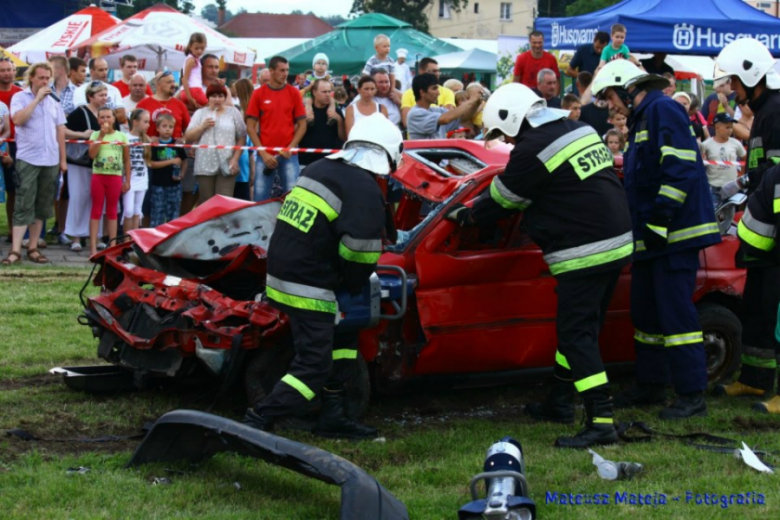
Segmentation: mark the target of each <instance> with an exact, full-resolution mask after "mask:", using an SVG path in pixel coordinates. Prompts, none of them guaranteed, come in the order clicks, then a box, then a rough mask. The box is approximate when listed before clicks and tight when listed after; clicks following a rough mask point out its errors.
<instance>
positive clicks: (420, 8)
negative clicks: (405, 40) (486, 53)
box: [350, 0, 469, 33]
mask: <svg viewBox="0 0 780 520" xmlns="http://www.w3.org/2000/svg"><path fill="white" fill-rule="evenodd" d="M468 3H469V1H468V0H450V10H451V11H455V12H456V13H459V12H460V11H461V10H462V9H463V8H464V7H466V6H467V5H468ZM431 4H435V5H438V3H435V2H434V0H394V1H392V2H388V1H387V0H353V2H352V10H351V11H350V14H354V15H361V14H365V13H382V14H386V15H388V16H392V17H393V18H398V19H399V20H402V21H404V22H406V23H409V24H411V25H412V26H413V27H414V28H415V29H417V30H418V31H422V32H425V33H427V32H428V29H429V26H428V15H427V13H426V11H427V10H428V8H429V6H430V5H431Z"/></svg>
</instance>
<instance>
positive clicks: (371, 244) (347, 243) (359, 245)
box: [339, 235, 382, 264]
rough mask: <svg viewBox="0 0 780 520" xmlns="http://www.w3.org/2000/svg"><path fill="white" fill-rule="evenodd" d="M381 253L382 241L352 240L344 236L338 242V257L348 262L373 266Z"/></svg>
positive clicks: (348, 236)
mask: <svg viewBox="0 0 780 520" xmlns="http://www.w3.org/2000/svg"><path fill="white" fill-rule="evenodd" d="M381 253H382V241H381V240H379V239H361V238H352V237H351V236H350V235H344V236H343V237H341V242H339V255H341V257H342V258H344V259H345V260H349V261H350V262H357V263H361V264H375V263H377V261H379V255H380V254H381Z"/></svg>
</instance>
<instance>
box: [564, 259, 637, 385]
mask: <svg viewBox="0 0 780 520" xmlns="http://www.w3.org/2000/svg"><path fill="white" fill-rule="evenodd" d="M620 271H621V269H620V268H618V269H612V270H609V271H605V272H601V273H594V274H583V275H580V276H578V277H573V278H569V277H567V278H564V279H562V280H558V289H557V292H558V317H557V321H556V323H557V330H558V352H557V353H556V355H555V360H556V363H555V374H556V375H557V376H558V377H560V378H561V379H573V380H574V386H575V388H576V389H577V391H578V392H579V393H580V394H583V393H585V392H589V393H590V394H591V395H593V394H595V393H599V394H601V395H604V396H605V397H606V395H607V394H608V388H609V387H608V381H607V374H606V371H605V370H604V363H603V362H602V361H601V353H600V352H599V332H600V331H601V327H602V325H603V324H604V318H605V317H606V314H607V307H609V302H610V300H611V299H612V293H613V292H614V291H615V286H616V285H617V281H618V277H619V276H620Z"/></svg>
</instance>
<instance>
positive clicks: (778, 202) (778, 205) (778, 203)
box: [772, 184, 780, 213]
mask: <svg viewBox="0 0 780 520" xmlns="http://www.w3.org/2000/svg"><path fill="white" fill-rule="evenodd" d="M772 209H773V211H774V213H780V184H776V185H775V200H774V205H773V207H772Z"/></svg>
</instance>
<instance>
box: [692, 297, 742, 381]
mask: <svg viewBox="0 0 780 520" xmlns="http://www.w3.org/2000/svg"><path fill="white" fill-rule="evenodd" d="M698 311H699V322H700V324H701V328H702V332H703V333H704V351H705V354H706V357H707V379H708V380H709V381H710V383H714V382H717V381H720V380H722V379H725V378H727V377H729V376H730V375H731V374H733V373H734V372H735V371H736V370H737V369H738V368H739V363H740V359H741V356H742V323H740V321H739V318H737V316H736V315H735V314H734V313H733V312H731V311H730V310H729V309H727V308H726V307H724V306H723V305H719V304H717V303H702V304H701V305H699V306H698Z"/></svg>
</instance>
